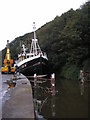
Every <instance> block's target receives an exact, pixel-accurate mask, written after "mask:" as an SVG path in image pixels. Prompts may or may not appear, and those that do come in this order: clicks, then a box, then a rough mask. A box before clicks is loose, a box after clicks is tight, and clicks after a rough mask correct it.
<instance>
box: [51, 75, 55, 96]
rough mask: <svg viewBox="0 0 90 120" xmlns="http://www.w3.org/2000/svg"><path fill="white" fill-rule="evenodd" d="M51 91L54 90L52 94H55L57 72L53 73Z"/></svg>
mask: <svg viewBox="0 0 90 120" xmlns="http://www.w3.org/2000/svg"><path fill="white" fill-rule="evenodd" d="M51 91H52V96H54V95H55V73H53V74H52V75H51Z"/></svg>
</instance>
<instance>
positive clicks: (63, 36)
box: [3, 2, 90, 79]
mask: <svg viewBox="0 0 90 120" xmlns="http://www.w3.org/2000/svg"><path fill="white" fill-rule="evenodd" d="M89 12H90V2H86V3H85V4H84V5H82V6H81V7H80V8H79V9H77V10H75V11H74V10H73V9H70V10H69V11H67V12H66V13H63V14H62V15H61V16H56V17H55V19H54V20H52V21H51V22H49V23H47V24H45V25H43V26H42V27H41V28H39V29H38V30H37V31H36V33H37V38H38V39H39V44H40V46H41V49H42V50H43V51H45V52H46V53H47V54H48V58H49V63H50V65H51V66H53V67H52V71H51V72H56V73H59V74H60V75H62V76H64V77H66V78H68V79H69V78H70V79H73V78H77V77H78V73H79V70H80V69H84V72H86V71H87V70H90V47H89V46H90V16H89V14H88V13H89ZM32 38H33V37H32V33H27V34H25V35H23V36H20V37H18V38H15V40H14V41H12V42H11V43H10V50H11V55H12V57H14V58H16V57H17V54H18V53H19V52H20V45H21V44H22V43H25V44H26V46H27V47H28V48H29V47H30V43H31V39H32ZM3 55H5V50H3Z"/></svg>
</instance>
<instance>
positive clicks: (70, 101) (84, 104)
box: [34, 78, 90, 119]
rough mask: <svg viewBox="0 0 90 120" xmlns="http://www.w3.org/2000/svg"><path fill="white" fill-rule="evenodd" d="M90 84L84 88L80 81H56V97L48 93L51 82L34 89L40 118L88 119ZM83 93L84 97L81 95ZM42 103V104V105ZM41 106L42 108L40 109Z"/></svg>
mask: <svg viewBox="0 0 90 120" xmlns="http://www.w3.org/2000/svg"><path fill="white" fill-rule="evenodd" d="M89 84H90V83H85V84H84V87H83V88H81V85H80V83H79V81H78V80H65V79H62V78H59V79H56V87H55V89H56V95H55V96H52V95H51V94H50V93H48V92H47V88H46V87H48V88H50V81H48V82H46V83H43V84H42V85H39V86H38V88H34V98H35V100H38V101H39V102H38V107H37V104H36V103H35V109H36V110H37V111H38V113H39V115H41V116H40V117H42V116H43V117H44V118H45V119H48V118H88V88H89V86H90V85H89ZM81 92H83V95H81ZM40 102H41V103H40ZM40 106H41V107H40Z"/></svg>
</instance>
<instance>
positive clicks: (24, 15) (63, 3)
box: [0, 0, 87, 50]
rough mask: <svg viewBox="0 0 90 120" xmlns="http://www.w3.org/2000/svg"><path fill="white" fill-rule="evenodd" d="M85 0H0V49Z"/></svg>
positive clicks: (77, 6) (76, 6) (78, 5)
mask: <svg viewBox="0 0 90 120" xmlns="http://www.w3.org/2000/svg"><path fill="white" fill-rule="evenodd" d="M86 1H87V0H0V50H2V49H4V48H5V47H6V43H7V40H9V41H10V42H11V41H12V40H14V39H15V38H17V37H19V36H23V35H24V34H26V33H30V32H32V31H33V22H35V23H36V28H37V29H38V28H40V27H41V26H42V25H44V24H46V23H47V22H50V21H52V20H53V19H54V18H55V17H56V16H61V14H62V13H64V12H67V11H68V10H70V9H71V8H73V9H74V10H76V9H78V8H80V5H82V4H84V3H85V2H86Z"/></svg>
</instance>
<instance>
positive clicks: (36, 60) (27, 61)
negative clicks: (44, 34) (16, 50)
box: [16, 23, 48, 76]
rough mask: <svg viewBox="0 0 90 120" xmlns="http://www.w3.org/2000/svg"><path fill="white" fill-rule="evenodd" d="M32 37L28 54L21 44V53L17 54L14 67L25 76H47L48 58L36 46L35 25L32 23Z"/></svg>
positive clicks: (37, 45)
mask: <svg viewBox="0 0 90 120" xmlns="http://www.w3.org/2000/svg"><path fill="white" fill-rule="evenodd" d="M33 35H34V38H33V39H32V42H31V48H30V52H27V48H26V47H25V45H24V44H23V45H22V52H21V53H20V54H18V61H17V62H16V65H17V67H18V68H19V72H20V73H22V74H24V75H25V76H34V74H37V75H39V76H46V75H47V74H48V58H47V55H46V53H44V52H42V50H41V48H40V46H39V44H38V39H37V38H36V26H35V23H33Z"/></svg>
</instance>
